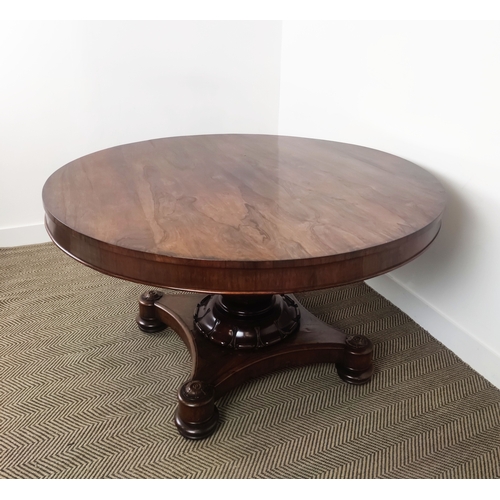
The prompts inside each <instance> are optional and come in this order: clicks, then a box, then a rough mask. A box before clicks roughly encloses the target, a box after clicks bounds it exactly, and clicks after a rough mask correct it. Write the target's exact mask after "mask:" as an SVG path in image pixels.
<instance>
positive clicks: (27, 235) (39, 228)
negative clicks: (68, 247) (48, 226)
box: [0, 224, 50, 248]
mask: <svg viewBox="0 0 500 500" xmlns="http://www.w3.org/2000/svg"><path fill="white" fill-rule="evenodd" d="M47 241H50V238H49V235H48V234H47V231H46V230H45V226H44V225H43V224H34V225H32V226H21V227H10V228H7V229H0V248H2V247H17V246H21V245H36V244H37V243H46V242H47Z"/></svg>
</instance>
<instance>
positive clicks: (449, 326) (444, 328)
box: [0, 224, 500, 388]
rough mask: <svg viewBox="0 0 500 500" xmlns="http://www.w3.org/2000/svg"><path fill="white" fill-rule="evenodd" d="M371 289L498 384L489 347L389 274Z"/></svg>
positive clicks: (5, 238) (28, 232) (499, 361)
mask: <svg viewBox="0 0 500 500" xmlns="http://www.w3.org/2000/svg"><path fill="white" fill-rule="evenodd" d="M48 241H50V238H49V236H48V234H47V232H46V230H45V226H44V225H43V224H34V225H32V226H23V227H13V228H7V229H0V248H1V247H13V246H21V245H34V244H37V243H45V242H48ZM367 284H368V285H369V286H371V287H372V288H373V289H374V290H375V291H377V292H378V293H380V294H381V295H383V296H384V297H385V298H386V299H388V300H390V301H391V302H392V303H393V304H394V305H395V306H396V307H399V309H401V310H402V311H403V312H404V313H406V314H408V316H410V318H412V319H413V320H414V321H416V322H417V323H418V324H419V325H420V326H422V328H425V329H426V330H427V331H428V332H429V333H430V334H431V335H432V336H433V337H434V338H435V339H437V340H439V341H440V342H441V343H442V344H444V345H445V346H446V347H448V349H450V350H451V351H453V352H454V353H455V354H456V355H457V356H458V357H459V358H460V359H462V360H463V361H464V362H465V363H467V364H468V365H469V366H471V367H472V368H473V369H474V370H476V371H477V372H478V373H480V374H481V375H482V376H483V377H484V378H486V379H487V380H489V381H490V382H491V383H492V384H493V385H495V386H496V387H498V388H500V353H497V352H495V351H493V350H492V349H490V348H489V347H488V346H487V345H485V344H484V343H483V342H481V341H480V340H478V339H477V338H476V337H474V335H472V334H471V333H469V332H466V331H465V330H464V329H462V328H460V326H459V325H457V324H455V323H454V322H453V321H452V320H451V319H449V318H447V317H446V316H444V315H443V314H441V313H440V312H439V311H437V310H436V309H435V308H434V307H433V306H432V305H431V304H429V303H427V302H426V301H425V300H423V299H422V298H421V297H418V296H417V295H415V294H414V293H413V292H412V291H410V290H408V289H407V288H405V287H404V285H402V284H401V283H399V282H397V281H396V279H395V278H394V277H393V276H391V275H390V274H386V275H384V276H379V277H377V278H373V279H371V280H367Z"/></svg>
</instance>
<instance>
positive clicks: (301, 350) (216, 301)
mask: <svg viewBox="0 0 500 500" xmlns="http://www.w3.org/2000/svg"><path fill="white" fill-rule="evenodd" d="M139 304H140V306H139V315H138V317H137V323H138V325H139V327H140V328H141V329H142V330H143V331H145V332H147V333H153V332H154V331H158V330H160V329H163V328H165V327H166V326H169V327H171V328H172V329H173V330H174V331H175V332H176V333H177V334H178V335H179V336H180V337H181V338H182V340H183V341H184V343H185V344H186V346H187V347H188V349H189V352H190V354H191V359H192V370H191V376H190V380H189V381H188V382H186V383H185V384H183V385H182V387H181V388H180V389H179V392H178V401H179V405H178V408H177V411H176V414H175V423H176V425H177V428H178V430H179V432H180V434H181V435H183V436H184V437H186V438H189V439H202V438H205V437H208V436H209V435H211V434H212V433H213V432H214V431H215V429H216V424H217V419H218V411H217V408H216V407H215V404H214V403H215V401H216V400H217V399H218V398H219V397H220V396H222V395H223V394H224V393H226V392H227V391H229V390H231V389H233V388H234V387H236V386H238V385H240V384H242V383H244V382H246V381H248V380H250V379H252V378H255V377H259V376H261V375H265V374H267V373H270V372H273V371H276V370H280V369H283V368H288V367H295V366H303V365H306V364H311V363H328V362H330V363H336V365H337V371H338V374H339V376H340V377H341V378H342V379H343V380H345V381H346V382H349V383H351V384H364V383H366V382H368V381H369V380H370V378H371V376H372V373H373V363H372V352H373V348H372V344H371V342H370V340H369V339H367V338H366V337H362V336H351V337H346V335H345V334H344V333H342V332H341V331H339V330H337V329H335V328H333V327H331V326H329V325H327V324H326V323H324V322H322V321H321V320H319V319H318V318H316V317H315V316H314V315H312V314H311V313H310V312H308V311H307V310H306V309H305V308H304V307H303V306H302V305H300V304H299V303H298V302H297V301H296V300H295V299H294V297H293V296H291V295H271V296H257V295H255V296H246V297H245V296H232V297H231V296H221V295H208V296H206V295H203V294H190V295H163V294H161V293H159V292H154V291H150V292H147V293H145V294H143V295H142V296H141V298H140V301H139Z"/></svg>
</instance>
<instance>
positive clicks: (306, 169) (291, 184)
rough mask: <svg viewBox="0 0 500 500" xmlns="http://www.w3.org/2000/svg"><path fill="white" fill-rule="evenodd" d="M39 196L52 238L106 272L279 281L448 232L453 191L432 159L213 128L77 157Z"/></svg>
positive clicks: (179, 281) (250, 286)
mask: <svg viewBox="0 0 500 500" xmlns="http://www.w3.org/2000/svg"><path fill="white" fill-rule="evenodd" d="M43 201H44V206H45V211H46V216H47V217H46V221H47V228H48V231H49V233H50V234H51V236H52V238H53V239H54V241H55V242H56V243H57V244H58V245H59V246H60V247H61V248H62V249H63V250H65V251H66V252H67V253H69V254H70V255H72V256H73V257H75V258H77V259H78V260H81V261H82V262H84V263H85V264H87V265H90V266H91V267H94V268H96V269H99V270H101V271H102V272H105V273H108V274H111V275H115V276H120V277H124V278H127V279H131V280H133V281H139V282H143V283H148V284H152V285H159V286H167V287H172V288H182V289H188V290H197V291H214V292H215V291H220V292H229V293H237V292H240V293H251V292H255V293H275V292H294V291H299V290H308V289H314V288H321V287H325V286H332V285H336V284H342V283H347V282H351V281H356V280H359V279H364V278H367V277H370V276H373V275H376V274H380V273H382V272H385V271H387V270H390V269H392V268H394V267H397V266H399V265H401V264H403V263H404V262H406V261H408V260H410V259H411V258H413V257H415V256H416V255H417V254H419V253H420V252H421V251H423V250H424V249H425V248H426V247H427V246H428V245H429V244H430V243H431V241H432V240H433V239H434V238H435V236H436V234H437V232H438V231H439V227H440V221H441V216H442V213H443V210H444V206H445V194H444V190H443V187H442V186H441V184H440V183H439V182H438V181H437V180H436V179H435V178H434V177H433V176H432V175H431V174H430V173H428V172H427V171H425V170H424V169H422V168H420V167H418V166H416V165H414V164H412V163H410V162H408V161H406V160H403V159H401V158H398V157H396V156H393V155H390V154H387V153H384V152H381V151H376V150H373V149H368V148H364V147H360V146H354V145H348V144H342V143H336V142H330V141H322V140H314V139H304V138H295V137H283V136H266V135H211V136H210V135H207V136H187V137H175V138H167V139H157V140H151V141H145V142H139V143H134V144H128V145H124V146H118V147H114V148H111V149H107V150H104V151H99V152H97V153H93V154H90V155H88V156H85V157H83V158H80V159H78V160H75V161H73V162H71V163H69V164H67V165H66V166H64V167H62V168H60V169H59V170H57V171H56V172H55V173H54V174H53V175H52V176H51V177H50V178H49V179H48V181H47V182H46V184H45V186H44V190H43ZM297 268H302V271H296V269H297ZM235 270H237V271H238V272H236V273H235ZM224 283H225V284H224Z"/></svg>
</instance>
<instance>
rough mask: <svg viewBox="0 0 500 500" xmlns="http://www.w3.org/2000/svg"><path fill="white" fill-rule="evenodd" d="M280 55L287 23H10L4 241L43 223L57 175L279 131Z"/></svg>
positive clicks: (2, 117) (0, 186)
mask: <svg viewBox="0 0 500 500" xmlns="http://www.w3.org/2000/svg"><path fill="white" fill-rule="evenodd" d="M280 47H281V23H280V22H265V21H262V22H245V21H243V22H191V21H188V22H182V21H166V22H163V21H162V22H155V21H152V22H99V21H96V22H19V23H15V22H5V23H0V64H1V73H2V78H1V79H0V89H1V92H0V141H1V144H0V169H1V174H2V179H1V183H0V233H1V232H2V231H1V230H2V229H6V228H14V227H19V226H29V225H36V224H41V223H42V221H43V208H42V203H41V190H42V186H43V184H44V182H45V180H46V179H47V177H48V176H49V175H50V174H51V173H52V172H53V171H54V170H56V169H57V168H59V167H61V166H63V165H64V164H66V163H67V162H69V161H71V160H73V159H76V158H78V157H80V156H83V155H85V154H88V153H92V152H93V151H97V150H100V149H103V148H107V147H111V146H116V145H118V144H124V143H128V142H135V141H140V140H145V139H152V138H157V137H168V136H175V135H192V134H205V133H227V132H234V133H244V132H253V133H271V134H273V133H274V134H275V133H277V131H278V105H279V71H280V65H279V61H280ZM6 234H13V233H12V232H7V233H6ZM1 243H2V242H1V241H0V246H1ZM7 243H8V242H7ZM7 243H6V244H7Z"/></svg>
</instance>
